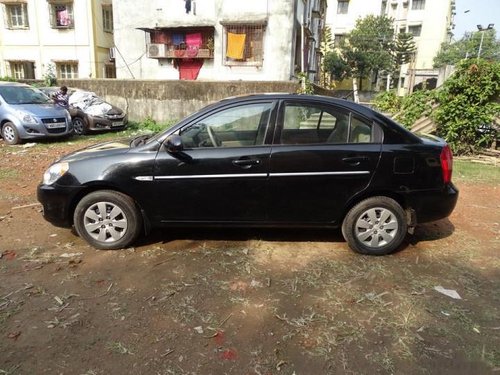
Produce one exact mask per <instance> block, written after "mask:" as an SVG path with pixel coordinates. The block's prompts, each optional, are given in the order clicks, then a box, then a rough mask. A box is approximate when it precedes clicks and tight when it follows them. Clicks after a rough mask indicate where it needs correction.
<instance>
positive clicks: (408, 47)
mask: <svg viewBox="0 0 500 375" xmlns="http://www.w3.org/2000/svg"><path fill="white" fill-rule="evenodd" d="M416 50H417V47H416V45H415V40H414V39H413V34H411V33H399V34H398V36H397V37H396V44H395V46H394V52H393V63H394V66H393V70H392V75H393V77H394V78H393V86H395V85H396V83H397V81H398V79H399V75H400V71H401V66H403V65H404V64H407V63H409V62H410V61H411V59H412V57H413V56H414V54H415V51H416Z"/></svg>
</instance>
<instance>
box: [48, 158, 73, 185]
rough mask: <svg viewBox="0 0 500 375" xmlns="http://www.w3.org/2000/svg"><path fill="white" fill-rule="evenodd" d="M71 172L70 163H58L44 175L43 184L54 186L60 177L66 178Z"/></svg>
mask: <svg viewBox="0 0 500 375" xmlns="http://www.w3.org/2000/svg"><path fill="white" fill-rule="evenodd" d="M68 170H69V164H68V163H56V164H54V165H51V166H50V168H49V169H47V171H46V172H45V173H44V174H43V183H44V184H45V185H52V184H53V183H54V182H56V181H57V180H58V179H59V178H60V177H62V176H64V174H65V173H66V172H67V171H68Z"/></svg>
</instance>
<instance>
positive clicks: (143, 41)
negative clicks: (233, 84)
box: [113, 0, 326, 81]
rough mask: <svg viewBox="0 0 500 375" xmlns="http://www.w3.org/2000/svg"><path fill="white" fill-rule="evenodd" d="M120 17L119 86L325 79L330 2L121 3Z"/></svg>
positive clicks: (117, 44)
mask: <svg viewBox="0 0 500 375" xmlns="http://www.w3.org/2000/svg"><path fill="white" fill-rule="evenodd" d="M113 11H114V23H115V34H114V35H115V61H116V75H117V78H127V79H130V78H137V79H139V78H140V79H199V80H218V81H221V80H222V81H226V80H265V81H274V80H277V81H288V80H291V79H293V77H295V76H296V75H297V74H298V73H300V72H305V73H306V74H308V75H309V78H310V79H311V80H312V81H315V80H317V79H318V78H319V77H318V76H319V64H320V53H319V44H320V36H321V29H322V27H323V22H324V16H325V15H326V0H252V1H235V0H203V1H200V0H197V1H196V0H185V1H180V0H163V1H159V0H158V1H156V0H155V1H146V2H141V3H138V2H137V1H136V0H115V1H114V3H113ZM317 72H318V73H317Z"/></svg>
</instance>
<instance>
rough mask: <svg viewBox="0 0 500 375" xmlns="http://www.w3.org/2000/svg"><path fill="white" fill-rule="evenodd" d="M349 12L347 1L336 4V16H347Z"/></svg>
mask: <svg viewBox="0 0 500 375" xmlns="http://www.w3.org/2000/svg"><path fill="white" fill-rule="evenodd" d="M348 11H349V0H339V2H338V3H337V14H347V12H348Z"/></svg>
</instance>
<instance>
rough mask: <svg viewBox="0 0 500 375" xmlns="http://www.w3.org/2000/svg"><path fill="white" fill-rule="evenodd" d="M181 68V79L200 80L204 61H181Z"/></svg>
mask: <svg viewBox="0 0 500 375" xmlns="http://www.w3.org/2000/svg"><path fill="white" fill-rule="evenodd" d="M177 66H178V67H179V79H184V80H188V81H194V80H196V79H197V78H198V74H199V73H200V70H201V67H202V66H203V59H179V60H178V61H177Z"/></svg>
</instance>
